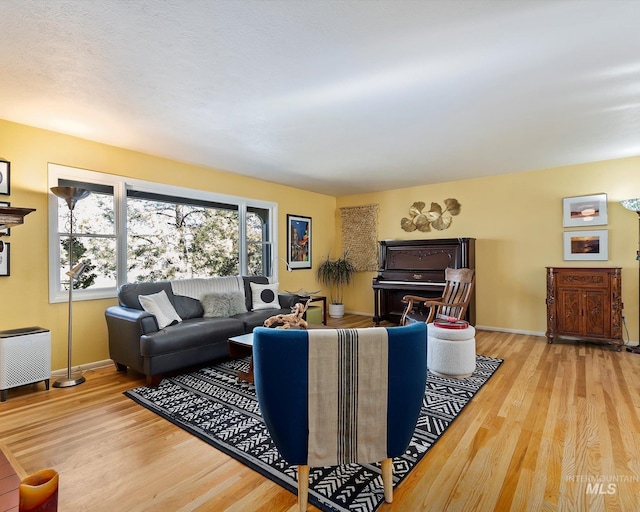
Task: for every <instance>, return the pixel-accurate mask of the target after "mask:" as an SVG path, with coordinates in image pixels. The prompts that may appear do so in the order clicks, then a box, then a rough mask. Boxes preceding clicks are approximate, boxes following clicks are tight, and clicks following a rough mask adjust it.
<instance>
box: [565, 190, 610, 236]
mask: <svg viewBox="0 0 640 512" xmlns="http://www.w3.org/2000/svg"><path fill="white" fill-rule="evenodd" d="M562 225H563V226H564V227H565V228H568V227H585V228H586V227H589V226H606V225H607V194H595V195H592V196H576V197H565V198H564V199H563V200H562Z"/></svg>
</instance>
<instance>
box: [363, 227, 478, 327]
mask: <svg viewBox="0 0 640 512" xmlns="http://www.w3.org/2000/svg"><path fill="white" fill-rule="evenodd" d="M378 244H379V267H380V268H379V269H378V275H377V276H376V277H374V278H373V296H374V316H373V321H374V322H375V324H376V325H379V324H380V322H381V321H382V320H387V321H389V322H393V323H396V324H397V323H400V318H401V317H402V312H403V311H404V308H405V304H404V302H402V297H404V296H405V295H418V296H420V297H426V298H435V297H440V296H441V295H442V292H443V290H444V286H445V281H444V271H445V269H446V268H447V267H450V268H475V263H476V257H475V238H440V239H431V240H383V241H380V242H378ZM465 320H467V321H468V322H469V323H470V324H472V325H475V320H476V318H475V288H474V290H473V294H472V297H471V303H470V304H469V309H468V311H467V315H466V316H465Z"/></svg>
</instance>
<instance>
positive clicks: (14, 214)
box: [0, 203, 36, 253]
mask: <svg viewBox="0 0 640 512" xmlns="http://www.w3.org/2000/svg"><path fill="white" fill-rule="evenodd" d="M5 205H6V206H5ZM35 211H36V210H35V208H12V207H11V206H10V204H9V203H0V237H1V236H8V235H9V228H11V227H13V226H19V225H20V224H23V223H24V218H25V217H26V216H27V215H29V214H30V213H31V212H35ZM3 248H4V242H3V241H2V240H0V253H1V252H2V250H3Z"/></svg>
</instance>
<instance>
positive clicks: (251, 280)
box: [242, 276, 269, 311]
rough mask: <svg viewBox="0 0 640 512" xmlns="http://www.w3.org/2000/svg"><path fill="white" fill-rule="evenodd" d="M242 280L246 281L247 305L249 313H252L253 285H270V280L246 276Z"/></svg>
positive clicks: (245, 294) (245, 296)
mask: <svg viewBox="0 0 640 512" xmlns="http://www.w3.org/2000/svg"><path fill="white" fill-rule="evenodd" d="M242 279H243V281H244V298H245V302H246V305H247V311H251V310H252V309H253V300H252V299H251V295H252V292H251V283H257V284H269V279H267V278H266V277H264V276H244V277H243V278H242Z"/></svg>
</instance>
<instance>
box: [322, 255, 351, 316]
mask: <svg viewBox="0 0 640 512" xmlns="http://www.w3.org/2000/svg"><path fill="white" fill-rule="evenodd" d="M355 272H356V268H355V267H354V265H353V263H352V262H351V260H350V259H349V257H348V256H347V253H343V255H342V256H341V257H340V258H336V259H334V260H332V259H331V258H330V257H329V256H327V259H326V260H324V261H323V262H322V263H320V265H318V270H317V271H316V276H317V278H318V281H320V282H321V283H322V284H324V285H325V286H328V287H329V297H330V303H329V316H330V317H332V318H342V317H343V316H344V303H343V302H342V298H343V295H344V287H345V286H346V285H348V284H350V283H351V281H353V277H354V274H355Z"/></svg>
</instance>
